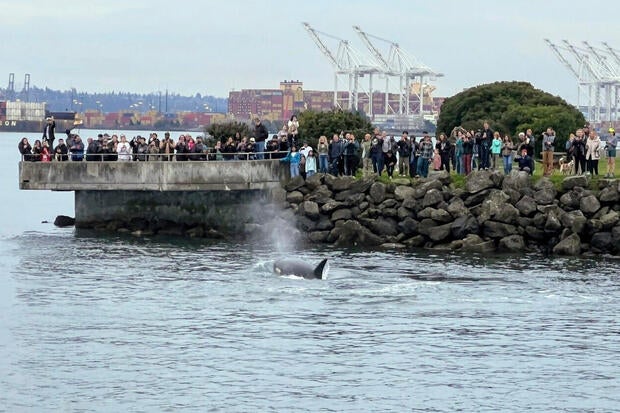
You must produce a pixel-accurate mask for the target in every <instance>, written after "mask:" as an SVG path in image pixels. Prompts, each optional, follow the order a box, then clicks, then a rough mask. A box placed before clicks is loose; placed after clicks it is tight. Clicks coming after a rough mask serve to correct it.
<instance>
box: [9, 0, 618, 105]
mask: <svg viewBox="0 0 620 413" xmlns="http://www.w3.org/2000/svg"><path fill="white" fill-rule="evenodd" d="M0 10H2V13H1V14H0V35H1V36H2V38H3V42H2V46H0V53H1V55H2V63H1V64H0V67H1V70H0V76H4V79H5V80H4V82H3V81H2V80H1V78H0V84H1V85H2V87H6V84H7V83H8V74H9V73H11V72H13V73H15V78H16V79H15V80H16V88H17V89H20V88H21V86H22V85H23V76H24V73H30V74H31V85H37V86H48V87H50V88H53V89H61V90H66V89H70V88H71V87H75V88H76V89H77V90H78V91H84V92H100V91H103V92H106V91H112V90H115V91H126V92H138V93H149V92H155V91H161V90H165V89H168V90H170V91H173V92H179V93H182V94H195V93H201V94H210V95H215V96H220V97H227V96H228V92H229V91H230V90H233V89H234V90H240V89H247V88H277V87H278V85H279V82H280V81H282V80H300V81H303V82H304V88H305V89H312V90H332V88H333V70H332V67H331V65H330V63H329V62H328V60H327V59H326V58H325V57H324V56H323V55H322V54H321V52H320V51H319V50H318V48H317V47H316V46H315V44H314V43H313V41H312V40H311V39H310V37H309V36H308V34H307V33H306V31H305V30H304V28H303V27H302V24H301V23H302V22H303V21H307V22H308V23H310V24H311V25H312V26H313V27H315V28H316V29H317V30H320V31H323V32H327V33H330V34H332V35H335V36H338V37H340V38H344V39H348V40H350V41H351V43H352V44H353V46H354V47H355V48H356V49H357V50H359V51H363V52H365V49H364V47H363V44H362V43H361V41H360V40H359V39H358V37H357V35H356V33H355V32H354V31H353V29H352V26H353V25H359V26H360V27H361V28H362V29H363V30H365V31H367V32H369V33H371V34H373V35H376V36H380V37H382V38H386V39H390V40H393V41H395V42H398V43H399V44H400V45H401V47H403V48H404V49H405V50H407V51H408V52H409V53H411V54H413V55H414V56H416V57H417V59H418V60H419V61H421V62H423V63H425V64H426V65H428V66H430V67H432V68H433V69H435V70H436V71H438V72H441V73H443V74H444V75H445V76H444V77H443V78H439V79H437V80H436V81H435V82H433V84H434V85H435V86H436V87H437V90H436V91H435V93H434V95H435V96H450V95H453V94H455V93H458V92H460V91H461V90H462V89H465V88H468V87H472V86H475V85H478V84H482V83H488V82H493V81H500V80H523V81H528V82H530V83H532V84H533V85H534V86H535V87H537V88H540V89H543V90H545V91H548V92H550V93H553V94H556V95H559V96H561V97H563V98H565V99H567V100H569V101H571V102H572V103H576V101H577V85H576V79H575V78H574V77H573V75H571V74H570V73H569V71H568V70H567V69H566V68H564V67H563V66H562V65H561V63H560V62H559V61H558V60H557V59H556V57H555V56H554V55H553V54H552V52H551V51H550V50H549V48H548V47H547V45H546V44H545V43H544V41H543V39H544V38H550V39H551V40H552V41H554V42H558V43H559V42H560V41H561V40H562V39H567V40H569V41H571V42H575V43H581V41H582V40H587V41H589V42H591V43H592V44H594V45H600V42H601V41H606V42H608V43H609V44H610V45H611V46H613V47H616V48H620V38H619V36H618V35H617V33H618V31H617V26H618V22H617V21H616V20H615V19H617V16H618V14H619V13H618V12H619V11H620V6H618V3H617V2H611V1H600V0H598V1H597V0H593V1H589V2H583V3H581V4H578V5H574V4H572V3H568V2H564V1H556V0H551V1H545V2H539V1H531V0H527V1H526V0H523V1H511V2H506V4H504V2H496V1H486V0H485V1H467V2H465V1H442V0H439V1H427V2H420V1H389V0H386V1H381V2H379V1H370V0H360V1H337V0H331V1H326V0H316V1H313V2H307V3H305V2H304V3H302V2H288V1H276V0H274V1H256V2H249V1H248V2H245V1H238V0H229V1H226V2H211V1H206V2H205V1H178V2H167V1H160V0H155V1H148V0H132V1H130V2H125V1H116V0H108V1H103V0H91V1H69V0H56V1H54V2H50V1H42V0H23V1H19V2H16V1H4V0H0ZM327 45H328V47H330V48H334V49H335V47H336V41H335V40H328V43H327ZM377 46H380V47H382V48H383V49H382V50H383V51H384V52H387V49H388V46H387V45H386V44H381V43H380V42H379V43H377ZM375 85H378V82H377V83H375Z"/></svg>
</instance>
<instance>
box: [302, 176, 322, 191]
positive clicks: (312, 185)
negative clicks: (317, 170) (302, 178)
mask: <svg viewBox="0 0 620 413" xmlns="http://www.w3.org/2000/svg"><path fill="white" fill-rule="evenodd" d="M324 176H325V175H323V174H314V175H312V176H309V177H308V178H306V187H307V188H308V189H309V190H311V191H314V190H315V189H317V188H318V187H319V186H321V185H323V178H324Z"/></svg>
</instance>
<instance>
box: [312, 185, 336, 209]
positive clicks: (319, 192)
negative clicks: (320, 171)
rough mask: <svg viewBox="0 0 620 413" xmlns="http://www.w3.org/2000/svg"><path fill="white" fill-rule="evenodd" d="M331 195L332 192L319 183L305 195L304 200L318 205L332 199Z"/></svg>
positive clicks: (332, 194)
mask: <svg viewBox="0 0 620 413" xmlns="http://www.w3.org/2000/svg"><path fill="white" fill-rule="evenodd" d="M333 196H334V193H333V192H332V191H330V190H329V188H327V186H326V185H321V186H319V187H318V188H317V189H315V190H314V191H313V192H312V193H311V194H309V195H308V196H307V197H306V201H312V202H316V203H317V204H319V205H323V204H326V203H328V202H330V201H333V199H332V197H333Z"/></svg>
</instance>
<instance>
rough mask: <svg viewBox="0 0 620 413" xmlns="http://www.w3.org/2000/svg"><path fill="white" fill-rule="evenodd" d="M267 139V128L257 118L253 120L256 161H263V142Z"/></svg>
mask: <svg viewBox="0 0 620 413" xmlns="http://www.w3.org/2000/svg"><path fill="white" fill-rule="evenodd" d="M268 137H269V132H268V131H267V127H266V126H265V125H263V123H262V122H261V120H260V119H259V118H254V140H255V141H256V159H265V141H266V140H267V138H268Z"/></svg>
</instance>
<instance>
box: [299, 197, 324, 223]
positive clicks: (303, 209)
mask: <svg viewBox="0 0 620 413" xmlns="http://www.w3.org/2000/svg"><path fill="white" fill-rule="evenodd" d="M299 213H300V214H301V215H304V216H306V217H308V218H310V219H311V220H313V221H317V220H318V219H319V218H320V217H321V213H320V212H319V204H317V203H316V202H312V201H304V202H302V203H301V204H300V205H299Z"/></svg>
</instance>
